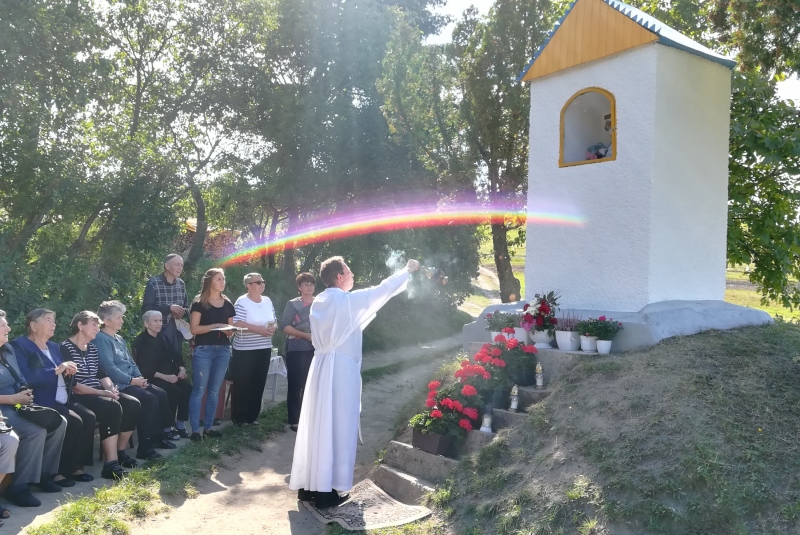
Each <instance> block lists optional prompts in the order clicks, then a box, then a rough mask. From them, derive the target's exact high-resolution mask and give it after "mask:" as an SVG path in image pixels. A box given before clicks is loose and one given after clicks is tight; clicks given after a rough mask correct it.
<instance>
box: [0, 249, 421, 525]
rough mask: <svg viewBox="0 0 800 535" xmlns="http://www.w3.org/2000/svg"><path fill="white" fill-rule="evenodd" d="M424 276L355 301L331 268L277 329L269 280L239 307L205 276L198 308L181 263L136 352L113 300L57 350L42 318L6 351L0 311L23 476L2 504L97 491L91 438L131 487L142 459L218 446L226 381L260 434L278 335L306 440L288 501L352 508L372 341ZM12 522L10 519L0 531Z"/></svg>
mask: <svg viewBox="0 0 800 535" xmlns="http://www.w3.org/2000/svg"><path fill="white" fill-rule="evenodd" d="M418 267H419V263H418V262H416V261H415V260H410V261H409V262H408V264H407V266H406V268H405V269H403V270H401V271H400V272H399V273H396V274H395V275H393V276H391V277H389V278H387V279H386V280H384V281H383V282H382V283H381V284H380V285H378V286H375V287H373V288H367V289H363V290H358V291H355V292H351V290H352V288H353V281H354V275H353V273H352V271H351V270H350V268H349V267H348V266H347V264H346V263H345V262H344V260H343V259H342V258H341V257H333V258H330V259H328V260H326V261H325V262H323V263H322V266H321V269H320V277H321V278H322V281H323V282H324V283H325V286H326V287H327V289H326V290H325V291H324V292H322V293H321V294H320V295H318V296H316V297H315V296H314V292H315V287H316V279H315V278H314V276H313V275H311V274H310V273H301V274H300V275H298V276H297V278H296V285H297V291H298V294H299V296H298V297H297V298H295V299H292V300H290V301H289V302H288V303H287V304H286V308H285V309H284V312H283V315H282V316H281V318H280V319H278V318H277V316H276V314H275V309H274V307H273V304H272V301H271V300H270V299H269V297H267V296H265V295H263V292H264V286H265V283H264V278H263V277H262V276H261V275H260V274H259V273H249V274H247V275H245V277H244V280H243V283H244V287H245V289H246V293H245V294H243V295H241V296H240V297H239V298H238V299H237V300H236V302H235V303H231V301H230V300H229V298H228V297H227V296H226V295H225V294H224V293H223V292H224V291H225V286H226V281H225V273H224V271H223V270H222V269H219V268H212V269H209V270H208V271H206V273H205V274H204V275H203V278H202V285H201V290H200V293H199V294H198V295H197V297H195V299H194V300H193V301H192V303H191V305H190V304H189V302H188V299H187V296H186V288H185V284H184V282H183V280H181V278H180V275H181V273H182V272H183V259H182V258H181V257H180V256H178V255H175V254H171V255H169V256H167V257H166V258H165V260H164V272H163V273H162V274H160V275H158V276H157V277H154V278H152V279H150V280H149V281H148V283H147V286H146V288H145V292H144V299H143V305H142V323H143V329H142V331H141V333H140V334H139V335H138V336H136V338H135V339H134V340H132V343H131V347H132V351H129V350H128V344H127V343H126V341H125V340H124V339H123V338H122V336H120V331H121V329H122V327H123V323H124V319H125V313H126V306H125V305H124V304H123V303H121V302H120V301H117V300H113V301H104V302H102V303H101V304H100V306H99V308H98V310H97V312H96V313H95V312H91V311H88V310H85V311H82V312H78V313H77V314H75V315H74V316H73V318H72V320H71V322H70V336H69V337H68V338H67V339H66V340H64V341H62V342H61V343H60V344H57V343H55V342H53V341H52V338H53V336H54V334H55V330H56V315H55V313H54V312H53V311H51V310H48V309H45V308H36V309H34V310H32V311H31V312H30V313H28V315H27V316H26V317H25V330H26V333H25V335H23V336H19V337H17V338H15V339H14V340H12V341H9V333H10V331H11V328H10V327H9V324H8V321H7V318H6V314H5V312H3V311H2V310H0V413H1V414H0V481H2V479H3V478H4V477H5V475H7V474H11V473H13V474H14V475H13V481H12V483H11V484H10V486H8V487H7V489H6V491H5V497H6V499H7V500H8V501H9V502H11V503H13V504H16V505H18V506H20V507H36V506H39V505H41V502H40V501H39V499H38V498H36V496H34V495H33V494H32V492H31V489H32V488H33V487H35V488H38V490H40V491H43V492H60V491H61V490H62V489H63V488H66V487H72V486H74V485H75V484H76V482H88V481H92V480H93V477H92V476H91V475H89V474H87V473H86V472H85V471H84V467H86V466H89V465H92V464H93V463H92V461H93V448H94V444H93V442H94V434H95V427H99V435H100V446H101V451H102V457H103V462H104V464H103V468H102V471H101V476H102V477H104V478H107V479H121V478H123V477H125V476H126V475H127V474H128V472H127V471H126V469H130V468H134V467H136V466H137V459H138V460H145V461H149V460H153V459H159V458H161V457H162V455H161V454H160V453H159V452H158V451H156V450H158V449H174V448H175V447H176V445H175V443H174V441H176V440H179V439H185V438H188V439H190V440H192V441H201V440H203V439H204V438H209V437H217V436H219V435H220V433H219V432H218V431H215V430H214V429H213V425H214V416H215V412H216V408H217V403H218V394H219V391H220V389H221V387H222V384H223V381H224V380H225V376H226V374H227V373H228V372H230V377H231V379H232V382H233V391H232V395H231V419H232V420H233V423H234V424H236V425H239V426H249V425H258V415H259V413H260V411H261V401H262V396H263V392H264V386H265V384H266V379H267V373H268V370H269V365H270V358H271V352H272V337H273V335H274V334H275V332H276V330H277V329H278V328H280V329H281V330H282V331H283V332H284V333H285V334H286V335H287V344H286V366H287V372H288V373H287V375H288V377H287V379H288V395H287V404H288V415H289V422H288V423H289V425H290V428H291V430H292V431H295V432H297V440H296V443H295V451H294V460H293V465H292V474H291V479H290V488H292V489H294V490H297V491H298V498H299V499H301V500H312V501H314V502H315V503H316V505H317V506H318V507H329V506H335V505H338V504H340V503H342V502H343V501H345V500H346V499H347V498H348V495H347V494H345V493H344V491H347V490H349V489H350V488H351V487H352V483H353V468H354V465H355V454H356V445H357V439H358V435H359V432H360V427H359V414H360V404H361V375H360V370H361V337H362V331H363V329H364V328H365V327H366V326H367V325H368V324H369V323H370V322H371V321H372V319H373V318H374V317H375V314H376V313H377V311H378V310H379V309H380V308H381V307H382V306H383V305H384V304H385V303H386V302H388V300H389V299H390V298H391V297H392V296H394V295H397V294H398V293H400V292H401V291H403V290H404V289H405V288H406V285H407V282H408V278H409V274H410V272H412V271H414V270H416V269H417V268H418ZM187 315H188V317H189V321H188V323H187V322H186V321H185V320H184V317H186V316H187ZM192 338H193V339H194V346H193V350H192V357H191V366H192V369H191V381H190V378H189V372H188V371H187V368H186V367H185V365H184V361H183V356H182V355H183V342H184V339H192ZM204 397H205V411H204V412H205V414H204V418H203V421H202V428H201V421H200V418H201V404H202V401H203V398H204ZM304 397H305V402H304ZM187 420H188V421H189V425H190V427H191V429H190V430H187V429H186V427H185V422H186V421H187ZM134 430H136V431H137V439H138V447H137V450H136V454H135V457H132V456H131V455H130V454H128V452H127V450H128V448H129V447H130V446H131V442H132V434H133V431H134ZM337 491H338V492H337ZM8 515H9V511H8V510H7V509H5V508H3V507H0V518H7V517H8ZM0 522H2V521H1V520H0Z"/></svg>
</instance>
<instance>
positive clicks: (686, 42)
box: [518, 0, 736, 81]
mask: <svg viewBox="0 0 800 535" xmlns="http://www.w3.org/2000/svg"><path fill="white" fill-rule="evenodd" d="M647 43H659V44H661V45H664V46H669V47H673V48H677V49H678V50H683V51H684V52H688V53H689V54H694V55H696V56H699V57H701V58H705V59H707V60H709V61H713V62H715V63H718V64H720V65H724V66H725V67H727V68H729V69H733V68H734V67H736V61H734V60H733V59H731V58H729V57H727V56H723V55H722V54H719V53H717V52H715V51H713V50H711V49H709V48H706V47H705V46H703V45H701V44H700V43H697V42H695V41H692V40H691V39H689V38H688V37H686V36H685V35H683V34H682V33H680V32H678V31H676V30H674V29H673V28H670V27H669V26H667V25H666V24H664V23H662V22H661V21H659V20H657V19H655V18H653V17H652V16H650V15H648V14H647V13H645V12H643V11H640V10H638V9H636V8H635V7H632V6H629V5H628V4H625V3H623V2H621V1H620V0H574V1H573V2H572V4H570V6H569V8H568V9H567V11H566V13H564V16H563V17H561V20H560V21H558V23H557V24H556V26H555V27H554V28H553V30H552V31H551V32H550V35H549V36H548V38H547V39H546V40H545V42H544V44H542V45H541V46H540V47H539V48H538V50H537V51H536V54H535V55H534V57H533V59H532V60H531V62H530V63H529V64H528V65H527V67H525V70H524V71H522V73H520V76H519V78H518V79H519V80H526V81H528V80H534V79H536V78H540V77H542V76H546V75H548V74H552V73H554V72H558V71H560V70H563V69H568V68H570V67H574V66H575V65H580V64H581V63H586V62H588V61H594V60H596V59H600V58H603V57H606V56H610V55H612V54H616V53H618V52H622V51H624V50H628V49H629V48H634V47H636V46H640V45H644V44H647Z"/></svg>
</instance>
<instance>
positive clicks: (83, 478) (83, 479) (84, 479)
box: [56, 472, 94, 487]
mask: <svg viewBox="0 0 800 535" xmlns="http://www.w3.org/2000/svg"><path fill="white" fill-rule="evenodd" d="M69 479H71V480H72V481H77V482H78V483H88V482H89V481H94V478H93V477H92V476H90V475H89V474H87V473H85V472H84V473H83V474H72V475H71V476H69ZM59 483H61V481H56V485H58V484H59ZM62 486H63V485H62ZM69 486H70V487H71V486H72V485H69Z"/></svg>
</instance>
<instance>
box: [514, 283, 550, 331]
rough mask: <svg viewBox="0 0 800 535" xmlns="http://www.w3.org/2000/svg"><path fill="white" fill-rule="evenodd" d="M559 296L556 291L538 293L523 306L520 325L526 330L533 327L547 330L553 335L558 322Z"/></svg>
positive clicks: (537, 329)
mask: <svg viewBox="0 0 800 535" xmlns="http://www.w3.org/2000/svg"><path fill="white" fill-rule="evenodd" d="M558 297H559V295H558V294H557V293H556V292H550V293H547V294H544V295H540V294H536V295H535V296H534V298H533V300H532V301H531V302H530V303H528V304H526V305H525V306H524V307H522V311H523V313H522V321H521V322H520V327H522V328H523V329H525V330H526V331H530V330H531V329H533V330H536V331H547V332H549V333H550V334H551V335H552V334H553V332H554V331H555V329H556V324H557V323H558V320H557V319H556V310H557V309H558Z"/></svg>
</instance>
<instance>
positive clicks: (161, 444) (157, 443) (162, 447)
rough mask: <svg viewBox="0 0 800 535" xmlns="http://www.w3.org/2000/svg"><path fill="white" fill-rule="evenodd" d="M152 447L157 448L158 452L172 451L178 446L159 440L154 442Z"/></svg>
mask: <svg viewBox="0 0 800 535" xmlns="http://www.w3.org/2000/svg"><path fill="white" fill-rule="evenodd" d="M153 447H154V448H158V449H160V450H174V449H175V448H177V447H178V446H176V445H175V444H174V443H173V442H170V441H169V440H164V439H161V440H154V441H153Z"/></svg>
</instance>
